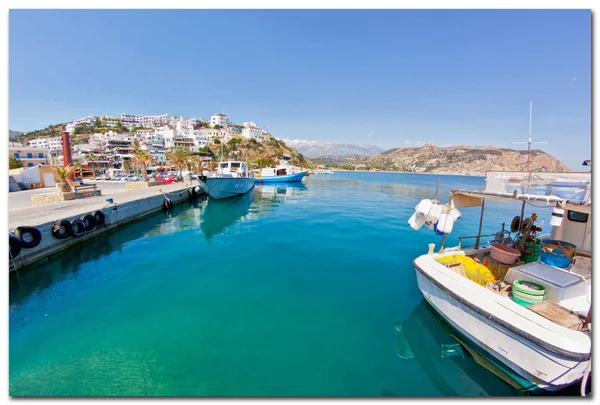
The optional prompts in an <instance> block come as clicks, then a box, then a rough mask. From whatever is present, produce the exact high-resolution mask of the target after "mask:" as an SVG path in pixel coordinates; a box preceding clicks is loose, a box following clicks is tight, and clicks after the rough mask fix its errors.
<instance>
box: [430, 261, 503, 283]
mask: <svg viewBox="0 0 600 405" xmlns="http://www.w3.org/2000/svg"><path fill="white" fill-rule="evenodd" d="M436 261H437V262H438V263H441V264H443V265H445V266H447V265H449V264H454V263H462V266H463V268H464V270H465V274H466V276H467V278H468V279H469V280H471V281H473V282H475V283H477V284H479V285H481V286H483V287H485V286H486V285H487V283H489V282H490V281H491V282H493V283H495V282H497V281H498V280H500V279H501V278H502V277H504V275H505V274H506V271H507V270H508V267H504V266H502V267H500V266H497V265H494V264H493V263H490V262H489V260H488V263H487V266H485V265H483V264H481V263H477V262H476V261H475V260H473V259H471V258H470V257H468V256H465V255H464V254H457V255H451V256H444V257H440V258H439V259H436Z"/></svg>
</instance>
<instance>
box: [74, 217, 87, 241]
mask: <svg viewBox="0 0 600 405" xmlns="http://www.w3.org/2000/svg"><path fill="white" fill-rule="evenodd" d="M71 226H72V228H73V237H75V238H78V237H80V236H81V235H83V234H84V233H85V222H83V221H82V220H81V219H74V220H73V221H71Z"/></svg>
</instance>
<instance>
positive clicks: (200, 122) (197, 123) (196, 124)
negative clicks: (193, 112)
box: [189, 118, 209, 129]
mask: <svg viewBox="0 0 600 405" xmlns="http://www.w3.org/2000/svg"><path fill="white" fill-rule="evenodd" d="M189 122H190V125H191V126H192V128H193V129H200V127H202V126H205V125H207V124H208V123H209V122H208V120H205V119H204V118H190V119H189Z"/></svg>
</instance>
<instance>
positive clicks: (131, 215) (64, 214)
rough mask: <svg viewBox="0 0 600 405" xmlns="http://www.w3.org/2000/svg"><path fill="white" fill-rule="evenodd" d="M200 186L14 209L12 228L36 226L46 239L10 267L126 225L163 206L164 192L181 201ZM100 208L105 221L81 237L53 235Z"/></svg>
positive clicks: (176, 186)
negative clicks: (56, 227) (67, 223)
mask: <svg viewBox="0 0 600 405" xmlns="http://www.w3.org/2000/svg"><path fill="white" fill-rule="evenodd" d="M192 186H194V187H195V186H196V185H195V184H194V185H192V184H189V183H176V184H169V185H166V186H155V187H148V188H142V189H139V190H132V191H130V192H126V193H115V194H114V196H112V195H104V196H102V197H94V198H89V199H87V198H86V199H80V200H74V201H65V202H61V203H56V204H51V205H45V206H41V207H27V208H23V209H19V210H10V212H9V229H10V230H14V228H16V227H17V226H35V227H36V228H37V229H39V230H40V232H41V233H42V241H41V242H40V244H39V245H38V246H36V247H35V248H32V249H26V248H23V249H21V253H20V254H19V256H17V257H16V258H15V259H13V260H12V261H11V260H9V270H10V271H13V270H15V269H19V268H21V267H23V266H27V265H30V264H32V263H34V262H36V261H38V260H40V259H43V258H45V257H48V256H50V255H53V254H55V253H58V252H61V251H63V250H66V249H69V248H71V247H73V246H76V245H79V244H81V243H83V242H85V241H86V240H89V239H92V238H95V237H96V236H98V235H101V234H103V233H105V232H108V231H110V230H111V229H114V228H117V227H120V226H123V225H125V224H127V223H128V222H131V221H135V220H136V219H140V218H142V217H144V216H147V215H149V214H152V213H154V212H157V211H160V210H162V209H163V202H164V201H165V198H164V196H163V193H164V194H165V195H166V196H167V197H168V198H169V200H171V201H172V202H173V204H178V203H180V202H183V201H185V200H187V199H188V198H189V194H188V188H189V187H192ZM159 190H160V191H162V192H160V191H159ZM106 198H113V200H114V204H112V205H111V204H108V203H107V202H106ZM97 210H100V211H102V213H104V216H105V224H104V225H100V226H96V227H95V228H94V229H92V230H90V231H86V232H85V233H84V234H83V235H82V236H80V237H73V236H71V237H69V238H66V239H57V238H55V237H53V236H52V228H53V226H54V224H55V223H56V222H57V221H60V220H68V221H72V220H74V219H77V218H80V217H81V216H83V215H85V214H91V213H93V212H95V211H97Z"/></svg>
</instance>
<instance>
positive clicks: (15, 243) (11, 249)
mask: <svg viewBox="0 0 600 405" xmlns="http://www.w3.org/2000/svg"><path fill="white" fill-rule="evenodd" d="M21 247H22V246H21V241H20V240H19V239H17V238H16V237H15V236H12V235H8V255H9V258H11V259H14V258H15V257H17V256H19V253H21Z"/></svg>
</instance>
